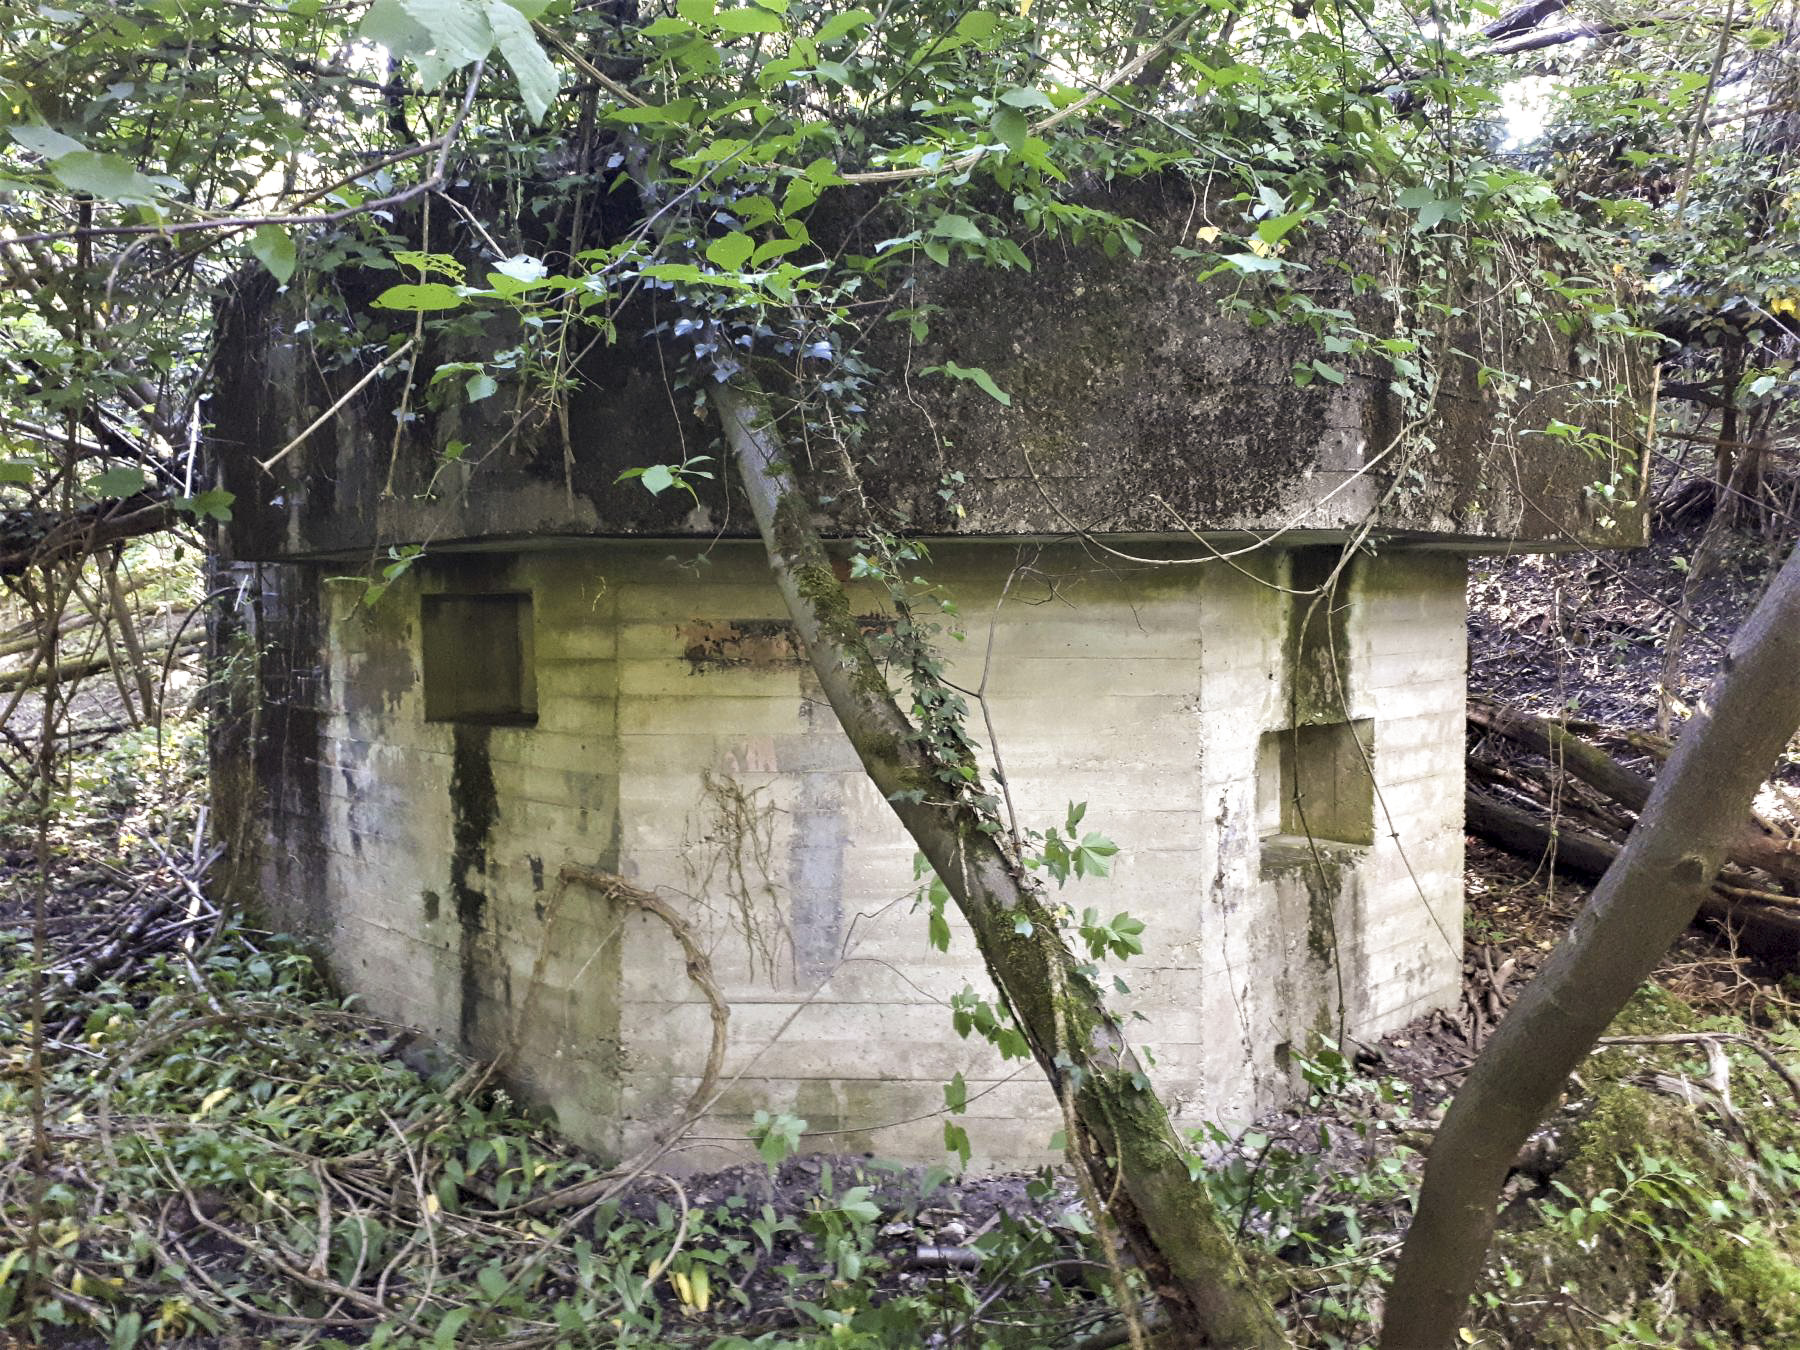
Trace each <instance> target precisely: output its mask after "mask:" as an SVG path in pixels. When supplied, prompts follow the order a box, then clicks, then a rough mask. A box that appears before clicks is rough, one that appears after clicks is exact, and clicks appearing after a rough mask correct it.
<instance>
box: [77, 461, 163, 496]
mask: <svg viewBox="0 0 1800 1350" xmlns="http://www.w3.org/2000/svg"><path fill="white" fill-rule="evenodd" d="M149 481H150V480H149V479H148V478H146V477H145V476H144V471H143V470H142V469H132V468H127V467H124V466H120V467H118V468H114V469H108V470H107V471H106V472H105V473H98V474H95V475H94V476H93V477H92V478H90V479H88V489H89V491H91V492H93V493H95V494H96V495H97V496H101V497H130V496H134V495H135V494H137V493H139V492H142V491H143V490H144V485H145V484H146V483H148V482H149Z"/></svg>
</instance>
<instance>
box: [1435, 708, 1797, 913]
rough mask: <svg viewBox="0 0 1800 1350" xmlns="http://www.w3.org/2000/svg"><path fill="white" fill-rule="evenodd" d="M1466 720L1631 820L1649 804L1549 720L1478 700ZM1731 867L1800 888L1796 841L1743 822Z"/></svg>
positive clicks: (1637, 778) (1622, 771) (1594, 751)
mask: <svg viewBox="0 0 1800 1350" xmlns="http://www.w3.org/2000/svg"><path fill="white" fill-rule="evenodd" d="M1468 718H1469V725H1470V726H1472V727H1475V728H1477V729H1479V730H1481V731H1486V732H1490V733H1492V734H1494V735H1497V736H1501V737H1504V738H1505V739H1507V740H1509V741H1511V742H1513V744H1515V745H1518V746H1521V747H1523V748H1524V749H1526V750H1530V751H1531V752H1532V753H1533V754H1537V755H1541V756H1542V757H1543V758H1544V759H1546V760H1548V761H1549V762H1550V763H1552V764H1554V765H1556V766H1557V767H1558V768H1560V769H1562V770H1564V771H1565V772H1567V773H1568V774H1569V775H1570V776H1571V777H1572V778H1575V779H1578V780H1579V781H1581V782H1583V783H1586V784H1587V785H1588V786H1589V787H1591V788H1593V789H1594V790H1595V791H1596V792H1598V793H1600V794H1601V795H1602V796H1604V797H1606V798H1608V799H1610V800H1611V801H1613V802H1615V803H1617V804H1618V805H1620V806H1622V807H1624V808H1625V809H1627V810H1628V811H1630V812H1632V814H1634V815H1635V814H1636V813H1638V812H1640V811H1642V810H1643V809H1644V803H1645V802H1647V801H1649V800H1650V788H1651V786H1652V782H1651V780H1650V779H1648V778H1646V777H1644V776H1643V775H1642V774H1640V773H1638V772H1637V771H1636V770H1634V769H1629V768H1627V767H1625V765H1623V764H1621V763H1619V762H1618V761H1617V760H1616V759H1614V758H1613V757H1612V756H1611V755H1609V754H1607V753H1606V751H1604V750H1602V749H1600V748H1599V747H1598V746H1595V745H1590V744H1589V743H1588V742H1587V741H1585V740H1583V739H1582V738H1581V737H1580V736H1577V735H1575V734H1574V732H1573V731H1572V730H1571V729H1570V728H1569V727H1568V726H1567V725H1565V724H1563V723H1561V722H1558V721H1557V720H1555V719H1554V718H1549V717H1538V716H1536V715H1535V714H1532V713H1522V712H1517V711H1514V710H1513V709H1510V708H1503V707H1501V706H1500V705H1498V704H1496V703H1490V702H1487V701H1486V700H1483V699H1470V700H1469V706H1468ZM1731 861H1732V862H1733V863H1735V864H1737V865H1738V866H1739V867H1750V868H1755V869H1757V870H1758V871H1762V872H1767V873H1768V874H1769V875H1770V876H1772V877H1774V878H1776V879H1777V880H1779V881H1783V882H1786V883H1788V884H1790V885H1794V886H1800V840H1794V839H1783V838H1781V837H1780V836H1777V835H1774V834H1771V833H1769V832H1768V831H1767V830H1765V829H1763V827H1762V826H1761V825H1759V824H1757V823H1756V822H1755V821H1754V820H1750V821H1745V822H1744V830H1743V834H1742V836H1741V837H1740V838H1739V839H1738V840H1737V842H1736V843H1734V844H1733V845H1732V848H1731Z"/></svg>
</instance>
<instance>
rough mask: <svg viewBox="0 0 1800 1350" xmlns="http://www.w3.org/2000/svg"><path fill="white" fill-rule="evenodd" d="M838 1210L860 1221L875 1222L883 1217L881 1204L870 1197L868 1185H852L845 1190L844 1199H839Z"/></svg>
mask: <svg viewBox="0 0 1800 1350" xmlns="http://www.w3.org/2000/svg"><path fill="white" fill-rule="evenodd" d="M838 1212H839V1213H841V1214H847V1215H849V1216H850V1217H851V1218H852V1219H855V1220H856V1221H857V1222H859V1223H874V1222H875V1220H877V1219H879V1218H880V1217H881V1206H879V1205H877V1204H876V1203H875V1202H874V1200H872V1199H870V1189H869V1187H867V1186H852V1187H851V1188H850V1189H849V1190H847V1191H845V1192H844V1196H843V1199H841V1200H839V1201H838Z"/></svg>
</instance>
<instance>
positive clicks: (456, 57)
mask: <svg viewBox="0 0 1800 1350" xmlns="http://www.w3.org/2000/svg"><path fill="white" fill-rule="evenodd" d="M400 7H401V8H402V9H404V10H405V11H406V16H407V17H408V18H409V19H411V20H412V21H413V22H414V23H416V24H418V25H419V27H421V28H423V29H424V30H425V31H426V32H427V33H428V34H430V36H431V47H432V50H433V51H435V52H437V53H438V54H439V55H441V56H442V57H443V58H444V59H445V60H446V61H448V62H449V63H450V68H451V69H452V70H454V69H456V68H457V67H458V66H465V65H467V64H468V63H469V62H471V61H479V60H480V59H481V58H482V57H484V56H486V55H487V54H488V53H489V52H490V51H492V50H493V49H494V31H493V29H492V28H491V27H489V25H488V19H487V15H486V14H485V13H484V12H483V9H482V7H481V6H479V5H478V4H476V3H475V0H400ZM507 8H508V9H512V6H510V5H508V6H507ZM512 13H513V16H514V19H515V20H516V21H523V20H524V18H525V16H524V15H523V14H520V13H519V12H518V11H517V10H516V9H515V10H512ZM527 31H529V29H528V30H527ZM534 41H535V39H534ZM509 64H510V60H509Z"/></svg>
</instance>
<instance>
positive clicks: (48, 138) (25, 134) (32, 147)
mask: <svg viewBox="0 0 1800 1350" xmlns="http://www.w3.org/2000/svg"><path fill="white" fill-rule="evenodd" d="M7 130H8V131H9V132H11V133H12V138H13V139H14V140H15V141H17V142H18V143H19V144H20V145H22V146H24V147H25V148H26V149H27V150H29V151H31V152H32V153H33V154H38V155H42V156H43V157H44V158H45V159H58V158H60V157H61V156H63V155H72V154H74V153H75V152H76V151H78V150H86V149H87V147H86V146H85V145H83V144H82V143H81V142H80V141H78V140H76V139H75V138H74V137H72V136H65V135H63V134H62V132H60V131H57V130H55V129H54V128H52V127H47V126H43V125H41V124H38V125H29V126H16V127H8V128H7Z"/></svg>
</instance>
